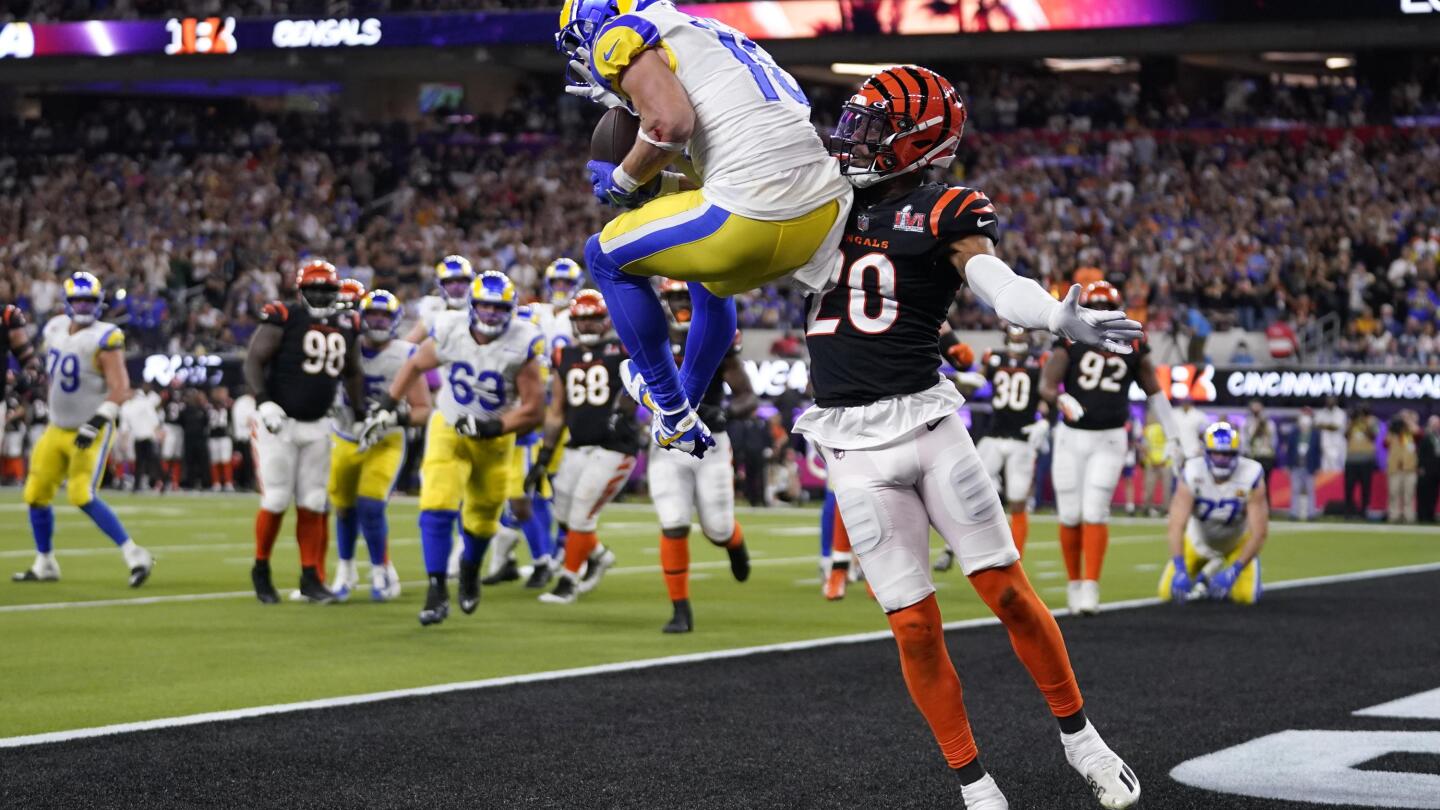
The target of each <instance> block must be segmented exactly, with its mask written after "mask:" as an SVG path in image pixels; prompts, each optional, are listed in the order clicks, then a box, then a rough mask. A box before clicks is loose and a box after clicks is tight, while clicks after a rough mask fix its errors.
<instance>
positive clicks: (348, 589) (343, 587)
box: [330, 560, 360, 602]
mask: <svg viewBox="0 0 1440 810" xmlns="http://www.w3.org/2000/svg"><path fill="white" fill-rule="evenodd" d="M359 584H360V576H359V575H358V574H356V573H355V561H354V560H340V561H339V562H338V563H336V564H335V582H334V584H332V585H331V586H330V592H331V593H333V594H335V601H337V602H344V601H347V600H348V599H349V598H350V594H352V593H354V592H355V588H356V586H358V585H359Z"/></svg>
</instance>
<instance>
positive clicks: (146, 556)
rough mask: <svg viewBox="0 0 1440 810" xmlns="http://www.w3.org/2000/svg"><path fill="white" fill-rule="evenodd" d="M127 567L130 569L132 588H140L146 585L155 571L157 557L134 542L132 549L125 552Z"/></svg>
mask: <svg viewBox="0 0 1440 810" xmlns="http://www.w3.org/2000/svg"><path fill="white" fill-rule="evenodd" d="M125 565H126V566H127V567H129V569H130V578H129V582H130V587H132V588H138V587H140V586H141V585H144V584H145V580H147V579H149V578H150V572H151V571H153V570H155V557H154V556H153V555H151V553H150V552H149V551H146V550H145V549H144V548H142V547H140V546H137V545H135V544H134V542H133V541H132V542H131V544H130V548H129V549H128V550H127V551H125Z"/></svg>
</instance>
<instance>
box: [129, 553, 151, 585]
mask: <svg viewBox="0 0 1440 810" xmlns="http://www.w3.org/2000/svg"><path fill="white" fill-rule="evenodd" d="M153 570H155V561H154V560H151V561H150V562H149V563H147V564H145V565H137V566H135V567H134V568H131V569H130V587H132V588H138V587H140V586H141V585H144V584H145V580H147V579H149V578H150V572H151V571H153Z"/></svg>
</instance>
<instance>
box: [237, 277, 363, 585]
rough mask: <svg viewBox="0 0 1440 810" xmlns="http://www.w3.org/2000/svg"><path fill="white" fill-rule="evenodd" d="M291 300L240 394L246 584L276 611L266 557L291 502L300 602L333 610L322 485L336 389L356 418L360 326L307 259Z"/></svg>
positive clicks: (266, 315) (275, 304)
mask: <svg viewBox="0 0 1440 810" xmlns="http://www.w3.org/2000/svg"><path fill="white" fill-rule="evenodd" d="M295 287H296V295H295V298H294V299H293V300H291V301H290V302H289V303H286V302H283V301H272V302H270V303H268V304H266V305H265V307H264V309H262V310H261V313H260V325H259V327H257V328H256V330H255V336H254V337H253V338H251V340H250V348H249V350H248V351H247V352H246V354H245V384H246V385H247V386H249V388H250V391H251V392H252V393H253V394H254V396H255V402H256V404H257V407H256V426H255V432H254V438H253V439H252V440H251V444H250V446H251V452H252V453H253V454H254V456H255V472H256V476H257V480H258V481H259V484H260V493H261V494H260V509H259V510H258V511H257V512H256V513H255V566H254V567H253V568H252V569H250V580H251V583H252V584H253V585H254V586H255V598H257V599H259V600H260V602H261V603H263V604H274V603H276V602H279V601H280V596H279V594H277V593H276V592H275V585H274V584H273V583H272V581H271V578H270V552H271V550H272V549H274V547H275V538H276V537H277V536H278V535H279V534H280V524H281V522H282V521H283V520H284V517H285V510H286V509H288V508H290V503H291V501H294V502H295V538H296V540H297V541H298V542H299V544H300V591H299V595H300V597H301V598H303V599H305V600H308V601H310V602H312V603H316V604H328V603H330V602H334V601H335V594H333V593H331V592H330V589H328V588H326V587H325V547H326V545H327V544H328V543H329V531H328V526H327V524H326V520H327V513H328V511H329V503H328V500H327V498H326V492H325V487H326V483H327V482H328V480H329V477H330V425H329V422H328V421H327V420H326V417H327V416H329V415H330V410H331V405H332V404H333V403H334V402H335V391H336V387H337V385H338V384H339V383H340V382H341V381H342V380H343V381H344V383H345V392H346V395H347V396H348V397H349V400H350V402H351V403H353V405H352V407H353V408H354V409H355V414H356V416H357V417H359V416H363V409H364V404H363V403H364V402H365V378H364V373H363V369H362V366H361V358H360V342H359V341H358V340H357V333H358V331H359V325H358V322H357V320H356V316H355V313H354V312H351V311H348V310H340V309H339V308H338V306H337V304H338V300H339V295H340V278H339V276H338V275H337V274H336V273H335V267H334V265H332V264H330V263H329V262H327V261H324V260H321V259H311V260H309V261H306V262H305V263H304V264H302V265H300V269H299V270H298V271H297V272H296V274H295Z"/></svg>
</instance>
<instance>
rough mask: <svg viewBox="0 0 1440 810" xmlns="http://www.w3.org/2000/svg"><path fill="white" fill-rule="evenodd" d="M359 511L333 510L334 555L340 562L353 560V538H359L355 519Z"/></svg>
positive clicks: (358, 529)
mask: <svg viewBox="0 0 1440 810" xmlns="http://www.w3.org/2000/svg"><path fill="white" fill-rule="evenodd" d="M358 512H359V509H358V508H357V507H354V506H352V507H350V508H349V509H336V510H335V553H337V554H339V555H340V559H342V560H347V561H348V560H353V559H355V538H356V537H358V536H359V532H360V522H359V521H358V520H357V519H356V518H357V513H358Z"/></svg>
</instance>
